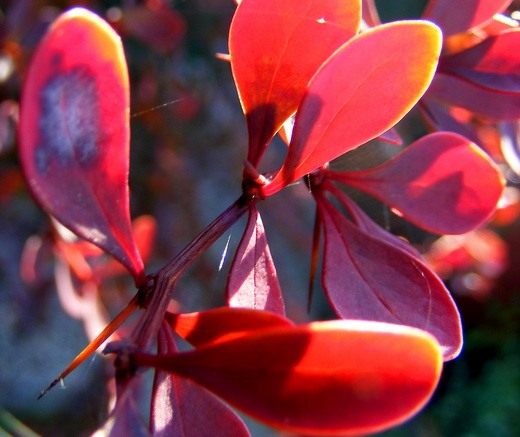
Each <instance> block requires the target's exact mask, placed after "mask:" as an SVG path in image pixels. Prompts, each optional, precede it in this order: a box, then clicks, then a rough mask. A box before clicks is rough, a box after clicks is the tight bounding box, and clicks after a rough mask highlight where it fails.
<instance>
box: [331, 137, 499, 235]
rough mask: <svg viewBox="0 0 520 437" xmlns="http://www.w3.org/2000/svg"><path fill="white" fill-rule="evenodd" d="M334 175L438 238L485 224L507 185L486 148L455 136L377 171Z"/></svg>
mask: <svg viewBox="0 0 520 437" xmlns="http://www.w3.org/2000/svg"><path fill="white" fill-rule="evenodd" d="M335 176H336V178H337V179H338V180H342V181H343V182H345V183H346V184H348V185H350V186H353V187H356V188H358V189H360V190H362V191H365V192H367V193H369V194H371V195H373V196H375V197H377V198H378V199H380V200H381V201H383V202H385V203H387V204H388V205H390V206H392V207H393V208H396V209H397V210H398V211H399V212H401V213H402V214H403V216H404V217H405V218H406V219H407V220H410V221H411V222H413V223H415V224H416V225H418V226H420V227H422V228H424V229H427V230H428V231H430V232H434V233H439V234H463V233H465V232H468V231H470V230H472V229H474V228H476V227H477V226H479V225H480V224H482V223H483V222H484V221H485V220H486V219H488V218H489V216H490V215H491V214H492V213H493V212H494V210H495V208H496V205H497V203H498V200H499V199H500V196H501V194H502V191H503V189H504V182H505V181H504V179H503V177H502V174H501V172H500V170H499V168H498V167H497V166H496V164H494V163H493V161H492V160H491V159H490V158H489V157H488V156H487V155H486V154H485V153H484V152H482V149H480V148H479V147H478V146H477V145H475V144H473V143H472V142H471V141H469V140H468V139H466V138H464V137H463V136H461V135H458V134H455V133H451V132H437V133H434V134H431V135H427V136H425V137H423V138H421V139H419V140H418V141H416V142H414V143H413V144H411V145H410V146H409V147H407V148H406V149H404V151H403V152H401V153H400V154H399V155H397V156H396V157H395V158H393V159H391V160H389V161H387V162H385V163H384V164H382V165H380V166H378V167H375V168H371V169H368V170H363V171H356V172H345V173H336V174H335Z"/></svg>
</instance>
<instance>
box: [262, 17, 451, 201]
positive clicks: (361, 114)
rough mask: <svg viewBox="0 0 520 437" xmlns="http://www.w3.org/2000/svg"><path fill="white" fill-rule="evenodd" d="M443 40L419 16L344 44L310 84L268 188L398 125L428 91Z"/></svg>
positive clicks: (273, 189) (268, 190)
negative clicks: (279, 166)
mask: <svg viewBox="0 0 520 437" xmlns="http://www.w3.org/2000/svg"><path fill="white" fill-rule="evenodd" d="M440 47H441V34H440V31H439V29H438V28H437V27H435V26H434V25H433V24H431V23H428V22H421V21H406V22H405V21H403V22H395V23H391V24H387V25H383V26H378V27H376V28H373V29H371V30H368V31H366V32H364V33H362V34H360V35H359V36H357V37H355V38H353V39H351V40H350V41H349V42H348V43H346V44H345V45H343V46H342V48H341V49H339V50H338V51H337V52H336V53H335V54H334V56H332V57H331V58H330V59H329V60H328V61H327V62H326V63H325V64H324V65H323V67H322V68H321V69H320V70H319V72H318V73H317V74H316V75H315V76H314V78H313V79H312V81H311V83H310V84H309V88H308V91H307V94H306V96H305V98H304V100H303V102H302V104H301V105H300V107H299V109H298V112H297V114H296V122H295V125H294V131H293V134H292V138H291V144H290V146H289V153H288V156H287V159H286V161H285V163H284V165H283V166H282V168H281V170H280V171H279V172H278V174H277V175H276V176H275V178H274V180H273V181H272V182H271V183H270V184H268V185H267V186H266V187H265V188H264V194H265V195H272V194H274V193H275V192H277V191H279V190H280V189H282V188H283V187H284V186H286V185H287V184H289V183H291V182H293V181H295V180H296V179H298V178H300V177H302V176H304V175H305V174H307V173H309V172H312V171H313V170H315V169H317V168H319V167H321V166H323V165H324V164H325V163H327V162H328V161H331V160H332V159H334V158H337V157H338V156H340V155H342V154H343V153H345V152H348V151H349V150H352V149H354V148H356V147H358V146H359V145H361V144H363V143H365V142H367V141H369V140H371V139H373V138H375V137H377V136H379V135H381V134H383V133H384V132H386V131H387V130H389V129H390V128H391V127H392V126H393V125H395V124H396V123H397V122H398V121H399V120H400V119H401V118H402V117H404V115H405V114H406V113H407V112H408V111H409V110H410V109H411V108H412V107H413V105H414V104H415V103H416V102H417V101H418V100H419V98H420V97H421V96H422V94H423V93H424V92H425V91H426V88H427V87H428V85H429V83H430V81H431V79H432V77H433V74H434V71H435V67H436V65H437V58H438V55H439V51H440Z"/></svg>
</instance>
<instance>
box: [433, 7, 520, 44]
mask: <svg viewBox="0 0 520 437" xmlns="http://www.w3.org/2000/svg"><path fill="white" fill-rule="evenodd" d="M510 3H511V0H457V6H456V10H455V9H454V3H453V0H430V1H429V2H428V5H427V6H426V10H425V11H424V14H423V18H425V19H426V20H431V21H433V22H434V23H436V24H438V25H439V26H440V27H441V29H442V33H443V34H444V36H449V35H453V34H455V33H460V32H465V31H467V30H469V29H472V28H473V27H476V26H480V25H483V24H485V23H486V22H488V21H490V20H491V19H492V18H493V15H495V14H497V13H498V12H500V11H503V10H504V9H505V8H507V6H508V5H509V4H510Z"/></svg>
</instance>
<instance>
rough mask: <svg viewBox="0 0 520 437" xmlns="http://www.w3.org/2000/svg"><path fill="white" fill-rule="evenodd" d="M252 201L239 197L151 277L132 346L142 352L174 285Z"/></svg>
mask: <svg viewBox="0 0 520 437" xmlns="http://www.w3.org/2000/svg"><path fill="white" fill-rule="evenodd" d="M252 201H253V199H250V198H247V197H246V196H241V197H240V198H238V199H237V200H236V201H235V202H234V203H233V204H232V205H231V206H230V207H229V208H227V209H226V210H225V211H224V212H223V213H222V214H220V215H219V216H218V217H217V218H216V219H215V220H213V222H211V223H210V224H209V225H208V226H207V227H206V229H205V230H204V231H202V232H201V233H200V234H199V235H198V236H197V237H196V238H195V239H193V240H192V241H191V242H190V243H189V244H188V245H187V246H186V247H185V248H184V249H183V250H182V251H181V252H179V253H178V254H177V255H176V256H175V257H174V258H173V259H172V260H171V261H170V262H168V264H166V265H165V266H164V267H163V268H162V269H161V270H159V271H158V272H157V273H156V274H155V275H154V277H153V278H154V284H153V286H152V290H151V298H150V301H149V302H148V304H147V306H146V310H145V312H144V314H143V316H142V318H141V320H140V321H139V323H138V324H137V326H136V328H135V329H134V332H133V334H132V338H133V344H134V345H135V347H136V348H137V349H138V350H145V349H146V348H147V347H148V346H149V345H150V342H151V340H153V339H154V338H155V337H156V336H157V333H158V332H159V329H160V327H161V322H162V320H163V318H164V314H165V313H166V309H167V307H168V303H169V301H170V298H171V291H172V290H173V287H174V285H175V282H176V281H177V280H178V279H179V277H180V276H181V275H182V274H183V273H184V272H185V271H186V269H187V268H188V267H189V266H190V265H191V264H192V263H193V262H194V261H195V260H196V259H197V258H198V257H199V256H200V255H201V254H202V253H203V252H204V251H206V250H207V249H208V248H209V247H210V246H211V245H212V244H213V243H214V242H215V241H216V240H217V239H218V238H220V237H221V236H222V235H223V234H224V232H226V231H227V230H228V229H229V228H230V227H231V226H232V225H233V224H234V223H236V221H237V220H238V219H239V218H240V217H242V215H243V214H244V213H245V212H246V211H247V210H248V209H249V206H250V204H251V202H252Z"/></svg>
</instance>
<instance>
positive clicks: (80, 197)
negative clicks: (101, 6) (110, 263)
mask: <svg viewBox="0 0 520 437" xmlns="http://www.w3.org/2000/svg"><path fill="white" fill-rule="evenodd" d="M128 149H129V95H128V73H127V69H126V62H125V58H124V53H123V48H122V45H121V41H120V39H119V37H118V36H117V34H115V32H114V31H113V30H112V29H111V28H110V26H109V25H108V24H107V23H105V22H104V21H103V20H101V19H100V18H99V17H98V16H97V15H95V14H93V13H91V12H89V11H87V10H84V9H81V8H76V9H72V10H70V11H69V12H66V13H64V14H63V15H61V16H60V17H59V18H58V19H57V20H56V21H55V22H54V24H53V25H52V26H51V27H50V29H49V31H48V33H47V34H46V36H45V37H44V39H43V40H42V42H41V43H40V45H39V47H38V49H37V50H36V53H35V54H34V58H33V60H32V63H31V65H30V68H29V71H28V74H27V78H26V82H25V87H24V90H23V94H22V104H21V113H20V154H21V161H22V165H23V168H24V171H25V174H26V177H27V180H28V182H29V185H30V188H31V189H32V191H33V193H34V195H35V197H36V198H37V200H38V201H39V202H40V203H41V204H42V206H43V207H44V208H45V209H46V210H47V211H48V212H49V214H51V215H52V216H54V217H55V218H56V219H57V220H59V221H60V222H61V223H62V224H64V225H65V226H66V227H68V228H69V229H71V230H72V231H74V232H75V233H76V234H78V235H80V236H81V237H83V238H85V239H86V240H88V241H90V242H92V243H94V244H96V245H98V246H99V247H101V248H103V249H104V250H106V251H107V252H109V253H111V254H112V255H113V256H114V257H116V258H117V259H118V260H120V261H121V262H122V263H123V264H124V265H125V266H126V267H127V268H128V269H129V270H130V272H131V273H132V274H133V276H134V278H135V280H136V281H137V282H140V281H142V280H143V279H144V273H143V262H142V260H141V257H140V255H139V252H138V250H137V248H136V244H135V242H134V238H133V236H132V228H131V225H130V215H129V199H128V160H129V156H128V153H129V150H128Z"/></svg>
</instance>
